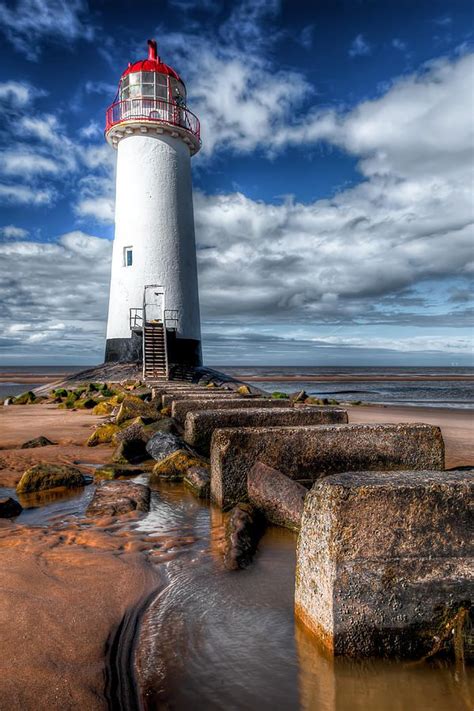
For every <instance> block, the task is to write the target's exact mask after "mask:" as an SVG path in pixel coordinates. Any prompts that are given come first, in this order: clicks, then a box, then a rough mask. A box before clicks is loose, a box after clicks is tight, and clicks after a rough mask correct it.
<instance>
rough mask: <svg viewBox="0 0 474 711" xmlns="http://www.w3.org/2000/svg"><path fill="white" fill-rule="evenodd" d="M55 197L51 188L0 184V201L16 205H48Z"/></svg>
mask: <svg viewBox="0 0 474 711" xmlns="http://www.w3.org/2000/svg"><path fill="white" fill-rule="evenodd" d="M54 199H55V193H54V191H53V190H50V189H47V190H39V189H38V190H37V189H35V188H31V187H28V186H25V185H0V202H3V203H12V204H16V205H33V206H37V205H50V204H51V203H52V202H53V201H54Z"/></svg>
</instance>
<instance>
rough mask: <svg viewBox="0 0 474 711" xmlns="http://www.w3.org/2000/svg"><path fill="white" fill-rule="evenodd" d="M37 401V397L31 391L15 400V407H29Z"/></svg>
mask: <svg viewBox="0 0 474 711" xmlns="http://www.w3.org/2000/svg"><path fill="white" fill-rule="evenodd" d="M35 400H36V395H35V394H34V392H33V391H32V390H29V391H28V392H27V393H23V394H22V395H18V397H16V398H15V400H14V404H15V405H29V404H31V403H33V402H34V401H35Z"/></svg>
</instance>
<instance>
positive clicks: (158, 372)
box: [143, 321, 168, 380]
mask: <svg viewBox="0 0 474 711" xmlns="http://www.w3.org/2000/svg"><path fill="white" fill-rule="evenodd" d="M166 346H167V344H166V330H165V327H164V324H163V322H162V321H148V322H145V325H144V329H143V379H144V380H167V379H168V352H167V347H166Z"/></svg>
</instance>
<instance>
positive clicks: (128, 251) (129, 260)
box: [123, 247, 133, 267]
mask: <svg viewBox="0 0 474 711" xmlns="http://www.w3.org/2000/svg"><path fill="white" fill-rule="evenodd" d="M132 264H133V249H132V248H131V247H125V249H124V250H123V265H124V267H131V266H132Z"/></svg>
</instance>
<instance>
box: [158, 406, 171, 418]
mask: <svg viewBox="0 0 474 711" xmlns="http://www.w3.org/2000/svg"><path fill="white" fill-rule="evenodd" d="M160 415H161V416H162V417H170V415H171V407H164V408H163V409H162V410H160Z"/></svg>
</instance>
